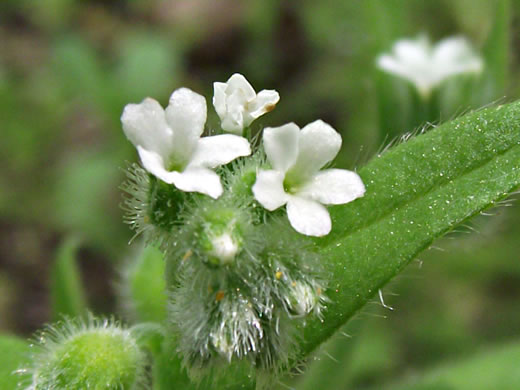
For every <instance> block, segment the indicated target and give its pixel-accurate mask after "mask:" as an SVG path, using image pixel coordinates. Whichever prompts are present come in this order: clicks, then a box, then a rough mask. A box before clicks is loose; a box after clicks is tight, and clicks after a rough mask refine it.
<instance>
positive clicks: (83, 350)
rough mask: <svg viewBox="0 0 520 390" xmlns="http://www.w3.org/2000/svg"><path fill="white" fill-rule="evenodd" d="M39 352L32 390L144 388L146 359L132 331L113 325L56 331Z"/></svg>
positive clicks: (75, 325)
mask: <svg viewBox="0 0 520 390" xmlns="http://www.w3.org/2000/svg"><path fill="white" fill-rule="evenodd" d="M36 347H37V351H36V353H35V355H34V357H33V367H31V368H29V369H28V371H29V372H30V373H31V374H32V384H31V385H30V386H29V387H28V388H27V390H61V389H63V390H65V389H66V390H84V389H92V390H111V389H114V390H116V389H117V390H120V389H125V390H126V389H130V390H136V389H139V388H142V386H143V385H144V382H145V380H144V378H145V375H144V365H145V362H146V358H145V355H144V354H143V352H142V351H141V350H140V349H139V347H138V345H137V343H136V341H135V339H134V337H133V336H132V334H131V333H130V331H129V330H127V329H124V328H122V327H121V326H120V325H119V324H118V323H116V322H114V321H112V320H106V319H105V320H97V319H92V318H90V319H89V321H88V323H86V324H85V323H82V322H80V321H67V322H65V323H62V324H59V325H57V326H55V327H54V326H50V327H48V328H47V329H46V330H44V331H43V332H42V333H40V335H39V336H38V343H37V345H36Z"/></svg>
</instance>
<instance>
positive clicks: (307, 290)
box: [285, 282, 320, 317]
mask: <svg viewBox="0 0 520 390" xmlns="http://www.w3.org/2000/svg"><path fill="white" fill-rule="evenodd" d="M319 300H320V296H319V294H318V291H316V289H314V288H312V287H311V286H309V285H308V284H306V283H302V282H291V288H290V289H289V295H288V296H287V297H286V298H285V301H286V303H287V304H288V307H289V312H290V313H291V314H293V315H295V316H298V317H302V316H305V315H307V314H309V313H310V312H312V311H313V310H314V308H315V307H316V305H317V304H318V303H319Z"/></svg>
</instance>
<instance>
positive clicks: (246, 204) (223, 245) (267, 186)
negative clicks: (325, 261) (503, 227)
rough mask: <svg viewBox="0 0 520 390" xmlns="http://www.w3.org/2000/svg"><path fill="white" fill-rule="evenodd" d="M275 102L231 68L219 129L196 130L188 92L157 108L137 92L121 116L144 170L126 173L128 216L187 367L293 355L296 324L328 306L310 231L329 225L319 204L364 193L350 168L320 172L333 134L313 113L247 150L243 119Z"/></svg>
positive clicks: (330, 154)
mask: <svg viewBox="0 0 520 390" xmlns="http://www.w3.org/2000/svg"><path fill="white" fill-rule="evenodd" d="M278 100H279V96H278V93H277V92H276V91H273V90H263V91H260V92H259V93H258V94H257V93H256V92H255V90H254V89H253V87H252V86H251V85H250V84H249V83H248V82H247V80H246V79H245V78H244V76H242V75H240V74H234V75H233V76H231V78H230V79H229V80H228V81H227V82H226V83H220V82H217V83H215V84H214V97H213V105H214V107H215V111H216V113H217V115H218V117H219V118H220V120H221V128H222V133H219V132H215V131H213V132H212V133H211V134H212V135H208V136H202V135H203V133H204V124H205V122H206V116H207V109H206V101H205V99H204V97H202V96H201V95H199V94H197V93H195V92H193V91H191V90H189V89H186V88H181V89H178V90H176V91H174V92H173V94H172V96H171V98H170V102H169V105H168V107H167V108H166V109H165V110H164V109H163V108H162V107H161V106H160V105H159V103H157V102H156V101H155V100H152V99H145V100H144V101H143V102H142V103H140V104H129V105H127V106H126V107H125V109H124V112H123V115H122V117H121V120H122V122H123V129H124V132H125V134H126V136H127V137H128V139H129V140H130V141H131V142H132V143H133V144H134V145H135V146H136V148H137V150H138V153H139V156H140V159H141V163H142V167H143V168H144V169H143V168H142V167H140V166H138V165H137V164H134V165H132V166H131V167H130V168H129V170H128V179H129V180H128V182H127V183H126V185H125V186H124V187H123V189H124V190H125V191H126V192H127V193H128V194H129V195H130V197H127V199H126V200H125V206H126V209H127V218H126V221H127V222H128V223H129V224H130V226H131V227H132V228H133V229H134V230H136V233H137V234H139V233H141V234H143V235H144V237H145V240H146V241H147V243H148V244H154V245H156V246H157V247H159V248H160V249H161V250H162V252H163V254H164V259H165V273H166V278H165V279H166V288H167V290H168V314H167V320H168V324H169V325H170V329H172V330H173V331H174V334H175V336H174V337H173V338H174V340H175V345H176V347H175V349H176V351H178V352H179V353H180V354H181V355H182V358H183V361H184V363H185V365H186V366H187V367H188V368H189V371H190V372H192V373H194V372H199V371H200V370H202V369H205V368H210V367H212V366H214V364H215V363H217V362H219V361H228V362H232V361H235V360H245V361H246V362H249V363H250V364H251V367H253V368H255V369H264V370H269V371H270V372H273V371H274V372H276V371H278V370H279V369H283V368H284V367H286V366H287V365H288V364H289V362H290V361H291V360H292V359H294V358H295V354H296V352H297V351H296V344H295V343H294V342H293V340H294V337H292V335H293V334H294V333H295V332H296V328H297V326H305V321H304V319H305V318H306V317H308V316H318V317H319V318H321V317H322V313H323V311H324V310H325V308H326V303H327V301H328V300H327V296H326V287H327V282H326V277H324V272H323V271H322V269H321V261H320V256H319V254H318V253H316V251H315V249H314V248H315V241H314V240H311V239H310V238H309V237H308V236H324V235H326V234H328V233H329V231H330V230H331V218H330V216H329V212H328V210H327V209H326V207H325V206H327V205H336V204H344V203H348V202H350V201H353V200H354V199H356V198H359V197H361V196H363V194H364V192H365V187H364V185H363V182H362V181H361V179H360V177H359V176H358V175H357V174H356V173H354V172H351V171H347V170H343V169H334V168H327V169H323V168H324V167H326V166H327V165H328V164H330V163H331V161H332V160H333V159H334V158H335V156H336V155H337V153H338V152H339V150H340V147H341V136H340V135H339V133H338V132H337V131H336V130H334V129H333V128H332V127H331V126H330V125H328V124H326V123H325V122H323V121H321V120H318V121H315V122H312V123H310V124H308V125H306V126H305V127H303V128H302V129H301V130H300V128H299V127H298V126H297V125H295V124H294V123H289V124H286V125H283V126H280V127H267V128H265V129H264V130H263V138H262V141H263V142H262V144H261V145H260V146H259V147H256V148H252V146H251V144H250V139H248V138H247V137H248V136H249V137H250V136H251V134H252V133H254V132H253V131H252V129H251V128H250V127H249V126H251V124H252V122H253V121H254V120H255V119H257V118H259V117H260V116H262V115H263V114H265V113H267V112H269V111H271V110H272V109H273V108H274V106H275V104H276V103H277V102H278ZM229 132H231V133H233V134H229ZM214 134H216V135H214ZM243 135H245V136H243ZM252 149H253V150H252ZM283 206H286V208H285V209H286V211H284V209H283V208H282V207H283ZM287 217H288V218H287ZM299 321H300V322H299ZM298 323H299V324H300V325H297V324H298ZM172 353H175V352H174V351H172Z"/></svg>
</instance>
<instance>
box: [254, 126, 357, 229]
mask: <svg viewBox="0 0 520 390" xmlns="http://www.w3.org/2000/svg"><path fill="white" fill-rule="evenodd" d="M263 140H264V148H265V153H266V154H267V159H268V160H269V162H270V163H271V166H272V167H273V169H272V170H261V171H260V172H258V175H257V178H256V183H255V184H254V186H253V194H254V196H255V198H256V200H258V202H260V204H261V205H262V206H263V207H265V208H266V209H267V210H269V211H273V210H275V209H277V208H279V207H281V206H283V205H285V204H287V215H288V217H289V222H290V223H291V225H292V226H293V228H294V229H295V230H296V231H298V232H299V233H302V234H305V235H308V236H324V235H326V234H328V233H329V232H330V229H331V220H330V215H329V212H328V211H327V209H326V208H325V207H324V206H323V205H332V204H343V203H348V202H351V201H353V200H354V199H356V198H359V197H360V196H363V194H364V193H365V186H364V185H363V182H362V181H361V178H360V177H359V176H358V174H357V173H355V172H351V171H347V170H345V169H325V170H322V171H320V169H321V168H322V167H323V166H324V165H326V164H327V163H329V162H330V161H332V159H334V157H336V155H337V154H338V152H339V149H340V147H341V136H340V135H339V134H338V132H336V130H334V129H333V128H332V127H331V126H329V125H328V124H326V123H325V122H323V121H321V120H317V121H315V122H312V123H310V124H308V125H307V126H305V127H304V128H303V129H302V130H301V131H300V129H299V128H298V126H296V125H295V124H294V123H289V124H286V125H284V126H280V127H276V128H266V129H265V130H264V136H263Z"/></svg>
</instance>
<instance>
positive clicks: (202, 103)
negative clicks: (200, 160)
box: [166, 88, 207, 166]
mask: <svg viewBox="0 0 520 390" xmlns="http://www.w3.org/2000/svg"><path fill="white" fill-rule="evenodd" d="M206 115H207V110H206V99H204V96H202V95H199V94H198V93H195V92H193V91H192V90H191V89H188V88H179V89H177V90H175V91H174V92H173V93H172V95H171V97H170V103H169V105H168V107H166V121H167V122H168V125H169V126H170V128H171V129H172V131H173V150H172V157H173V159H174V161H173V163H175V164H178V165H181V166H182V165H185V164H187V163H188V162H189V160H190V157H191V155H192V153H193V151H194V150H195V147H196V146H197V141H198V139H199V138H200V135H201V134H202V132H203V131H204V124H205V123H206Z"/></svg>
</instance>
